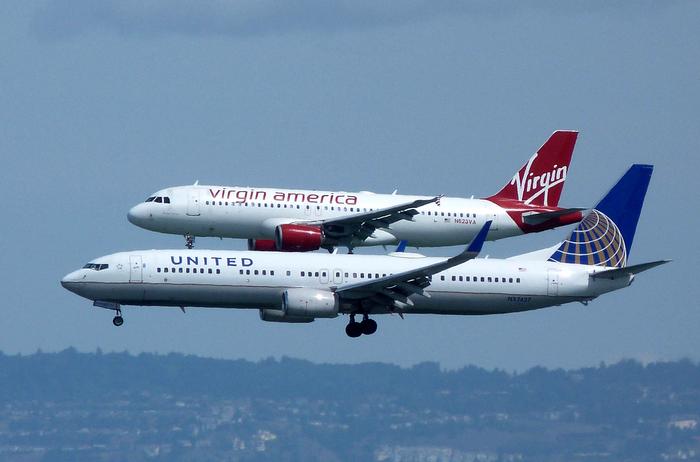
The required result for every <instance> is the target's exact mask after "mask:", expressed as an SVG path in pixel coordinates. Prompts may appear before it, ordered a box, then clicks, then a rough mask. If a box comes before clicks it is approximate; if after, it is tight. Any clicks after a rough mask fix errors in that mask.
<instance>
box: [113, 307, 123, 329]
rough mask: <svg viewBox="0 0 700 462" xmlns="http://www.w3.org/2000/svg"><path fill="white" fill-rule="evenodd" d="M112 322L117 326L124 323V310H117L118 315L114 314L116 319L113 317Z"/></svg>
mask: <svg viewBox="0 0 700 462" xmlns="http://www.w3.org/2000/svg"><path fill="white" fill-rule="evenodd" d="M112 324H114V325H115V326H117V327H119V326H121V325H122V324H124V318H122V310H119V309H118V310H117V314H116V316H114V319H112Z"/></svg>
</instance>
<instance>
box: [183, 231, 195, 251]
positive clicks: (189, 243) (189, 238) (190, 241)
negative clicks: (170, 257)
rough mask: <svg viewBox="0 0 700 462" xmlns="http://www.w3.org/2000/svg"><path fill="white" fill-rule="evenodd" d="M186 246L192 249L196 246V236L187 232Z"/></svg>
mask: <svg viewBox="0 0 700 462" xmlns="http://www.w3.org/2000/svg"><path fill="white" fill-rule="evenodd" d="M185 247H187V248H188V249H191V248H192V247H194V236H193V235H191V234H185Z"/></svg>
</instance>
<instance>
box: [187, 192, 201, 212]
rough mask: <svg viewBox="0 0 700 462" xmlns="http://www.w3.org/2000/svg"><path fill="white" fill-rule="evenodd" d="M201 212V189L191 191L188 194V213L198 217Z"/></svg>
mask: <svg viewBox="0 0 700 462" xmlns="http://www.w3.org/2000/svg"><path fill="white" fill-rule="evenodd" d="M200 214H201V212H200V211H199V189H194V190H192V191H189V192H188V194H187V215H189V216H191V217H198V216H199V215H200Z"/></svg>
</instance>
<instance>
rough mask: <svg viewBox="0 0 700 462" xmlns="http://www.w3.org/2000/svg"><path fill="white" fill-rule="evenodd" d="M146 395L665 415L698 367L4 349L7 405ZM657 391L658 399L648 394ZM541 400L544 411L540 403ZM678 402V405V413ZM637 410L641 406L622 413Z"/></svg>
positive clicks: (699, 380) (698, 379)
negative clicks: (352, 361)
mask: <svg viewBox="0 0 700 462" xmlns="http://www.w3.org/2000/svg"><path fill="white" fill-rule="evenodd" d="M140 391H147V392H149V393H152V394H174V395H177V396H183V397H186V396H193V397H194V396H199V397H202V396H204V397H208V398H210V399H241V398H252V399H267V398H270V399H297V398H304V399H317V400H333V401H336V402H338V401H341V402H342V401H351V402H352V401H357V400H367V399H372V398H384V399H390V400H398V401H399V402H402V403H404V404H406V405H407V406H421V405H424V406H430V407H431V408H434V409H440V408H444V409H448V410H454V409H455V408H456V407H457V408H459V407H462V408H465V409H469V410H470V411H471V412H499V411H501V410H508V411H510V412H527V411H528V410H530V409H531V408H535V407H536V408H537V409H538V410H539V411H543V410H546V408H551V409H552V410H554V409H561V407H562V406H564V405H566V404H568V403H577V404H578V405H580V406H581V407H582V408H583V409H587V410H588V412H590V414H589V415H588V417H589V418H591V417H594V415H595V414H596V413H597V412H600V413H601V414H606V415H609V414H610V411H611V409H612V408H615V409H616V410H617V411H619V413H620V415H621V416H622V415H628V416H635V418H640V417H643V416H641V415H640V414H639V411H640V410H641V409H639V408H638V406H639V403H640V402H641V401H644V403H645V406H644V412H645V413H646V412H652V413H653V412H654V405H651V406H650V403H659V405H661V404H663V406H664V409H665V413H668V412H669V411H670V412H678V413H682V412H688V408H687V407H686V406H687V405H688V402H687V401H686V400H684V399H677V400H675V401H674V400H673V399H670V400H669V399H668V398H667V397H668V396H671V395H674V396H677V397H686V398H691V401H694V400H696V399H697V398H698V394H699V393H700V366H699V365H698V364H696V363H694V362H692V361H689V360H681V361H676V362H659V363H651V364H647V365H642V364H640V363H639V362H636V361H632V360H625V361H621V362H618V363H616V364H613V365H600V366H598V367H589V368H582V369H576V370H563V369H555V370H549V369H545V368H542V367H535V368H533V369H530V370H528V371H526V372H523V373H507V372H504V371H501V370H486V369H483V368H479V367H474V366H468V367H464V368H462V369H459V370H455V371H443V370H441V369H440V367H439V365H438V364H437V363H422V364H418V365H416V366H414V367H411V368H401V367H398V366H395V365H390V364H381V363H365V364H358V365H348V364H314V363H311V362H309V361H304V360H298V359H290V358H282V359H280V360H274V359H267V360H262V361H260V362H251V361H245V360H222V359H209V358H201V357H195V356H186V355H182V354H168V355H155V354H140V355H138V356H133V355H130V354H128V353H109V354H103V353H101V352H99V351H98V352H97V353H79V352H77V351H76V350H74V349H67V350H65V351H62V352H60V353H48V354H47V353H41V352H38V353H35V354H32V355H27V356H20V355H15V356H9V355H5V354H2V353H0V401H6V402H7V401H16V400H20V401H24V400H57V401H58V400H71V399H79V400H93V399H94V400H103V399H105V397H107V396H112V397H114V396H118V395H120V394H124V393H125V392H129V393H138V392H140ZM650 394H651V395H655V396H650ZM543 403H546V408H545V409H543V407H542V406H543ZM676 407H677V409H676ZM624 411H634V412H624Z"/></svg>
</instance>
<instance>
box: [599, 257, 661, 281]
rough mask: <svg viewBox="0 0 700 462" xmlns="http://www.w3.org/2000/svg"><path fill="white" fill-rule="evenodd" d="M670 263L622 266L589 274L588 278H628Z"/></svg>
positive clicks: (656, 262)
mask: <svg viewBox="0 0 700 462" xmlns="http://www.w3.org/2000/svg"><path fill="white" fill-rule="evenodd" d="M670 261H671V260H657V261H652V262H649V263H641V264H639V265H632V266H623V267H622V268H615V269H611V270H604V271H598V272H596V273H591V274H590V277H591V279H617V278H619V277H629V276H630V275H632V276H633V275H635V274H638V273H641V272H642V271H646V270H649V269H652V268H654V267H657V266H659V265H663V264H665V263H668V262H670Z"/></svg>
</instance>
